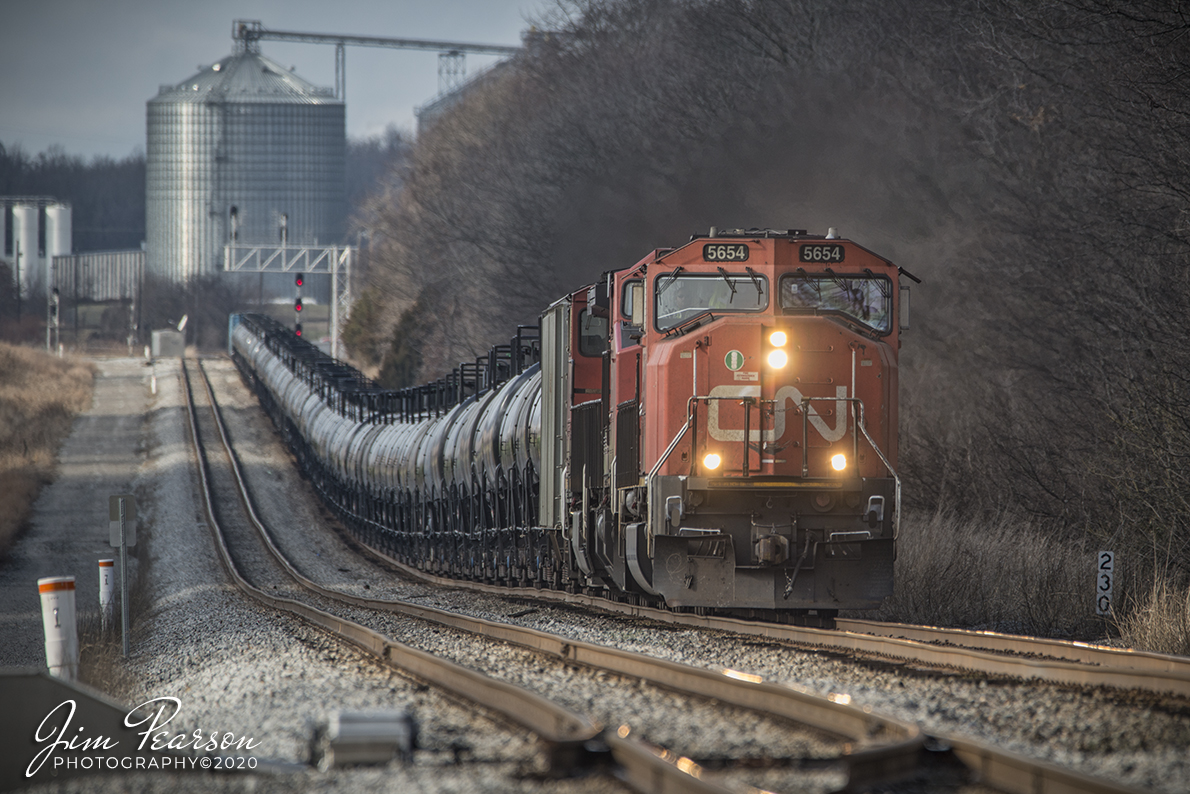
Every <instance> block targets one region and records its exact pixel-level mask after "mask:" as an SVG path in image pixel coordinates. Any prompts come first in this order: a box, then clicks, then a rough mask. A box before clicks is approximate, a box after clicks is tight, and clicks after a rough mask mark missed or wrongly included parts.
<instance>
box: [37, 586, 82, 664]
mask: <svg viewBox="0 0 1190 794" xmlns="http://www.w3.org/2000/svg"><path fill="white" fill-rule="evenodd" d="M37 590H38V592H39V593H41V625H42V627H43V628H44V629H45V663H46V666H47V667H48V668H49V669H50V675H52V676H57V677H58V678H64V679H66V680H67V681H73V680H74V679H75V678H76V677H77V676H78V665H79V634H78V625H77V624H76V622H75V611H74V577H73V576H50V577H47V578H45V579H38V580H37Z"/></svg>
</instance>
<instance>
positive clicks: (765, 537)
mask: <svg viewBox="0 0 1190 794" xmlns="http://www.w3.org/2000/svg"><path fill="white" fill-rule="evenodd" d="M901 272H902V271H901V270H900V269H899V268H898V267H897V266H896V265H894V264H892V263H891V262H889V261H888V260H886V259H883V258H881V257H879V256H876V255H875V254H873V253H871V252H870V251H868V250H866V249H864V248H862V247H860V246H858V245H856V244H855V243H853V242H850V241H848V240H842V239H835V238H834V237H833V235H831V236H828V237H826V238H823V237H816V236H811V235H807V234H806V233H804V232H801V231H788V232H773V231H759V230H749V231H739V230H736V231H730V232H719V233H717V234H716V233H715V232H714V230H712V234H711V235H710V236H708V237H701V236H696V237H695V238H693V239H692V240H691V241H690V243H688V244H687V245H684V246H682V247H681V248H677V249H659V250H657V251H654V252H653V253H652V254H650V255H649V256H647V257H645V258H644V259H642V260H641V261H640V262H639V263H637V264H636V265H635V266H633V267H631V268H628V269H626V270H620V271H617V272H613V273H608V274H605V276H604V278H602V279H601V280H600V281H599V283H597V284H595V285H593V286H591V287H589V288H588V289H585V290H581V291H579V292H576V293H574V294H573V295H571V296H569V297H568V298H565V299H563V300H561V301H559V302H557V303H555V304H554V305H553V306H551V307H550V309H549V310H548V311H547V312H546V313H545V314H544V315H543V318H542V344H543V349H542V354H543V355H542V367H543V370H542V379H543V382H545V383H549V382H554V383H557V384H558V388H559V389H560V390H561V391H562V392H563V394H564V396H565V399H562V400H559V401H558V402H559V405H558V408H559V409H560V410H558V411H556V412H550V411H548V410H547V411H546V412H544V413H543V417H542V445H543V446H542V461H541V471H542V472H543V474H542V482H541V519H542V523H543V525H545V526H562V527H565V528H566V529H565V535H566V537H567V539H568V541H569V543H570V548H571V551H572V554H573V556H574V559H575V561H576V564H577V565H578V567H579V569H580V570H581V572H582V574H583V576H584V577H585V578H586V579H587V580H588V582H592V583H597V584H602V585H604V586H607V587H608V588H610V589H612V590H613V591H614V590H618V591H623V592H628V593H631V592H637V593H642V594H646V595H647V596H651V597H653V598H661V599H664V601H665V603H666V604H668V605H670V606H675V607H701V608H717V609H726V610H728V611H733V612H740V611H744V613H745V614H757V615H765V616H772V614H773V612H777V613H786V614H787V615H799V614H803V615H805V614H809V613H811V612H813V613H814V614H816V615H819V616H823V617H825V618H829V617H833V615H834V613H835V612H836V611H837V610H838V609H841V608H843V609H862V608H869V607H873V606H876V605H877V604H879V603H880V601H881V600H882V599H883V598H884V597H885V596H887V595H889V594H890V593H891V591H892V570H893V558H894V554H895V542H896V536H897V527H898V519H899V509H898V508H899V504H900V483H899V480H898V478H897V475H896V461H897V352H898V348H899V347H900V338H899V332H900V330H901V329H902V327H903V326H904V322H903V318H904V316H905V312H906V311H907V309H908V305H907V301H906V297H907V289H902V288H900V286H899V279H898V276H899V275H900V273H901ZM560 328H569V329H570V333H569V335H568V337H566V338H562V337H561V335H560V334H558V333H557V332H556V331H555V330H554V329H560ZM549 404H550V401H549V400H546V401H543V406H548V405H549ZM547 439H552V445H551V444H550V443H548V442H547Z"/></svg>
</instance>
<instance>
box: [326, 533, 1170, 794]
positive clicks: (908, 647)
mask: <svg viewBox="0 0 1190 794" xmlns="http://www.w3.org/2000/svg"><path fill="white" fill-rule="evenodd" d="M378 556H383V555H378ZM384 559H385V560H386V561H387V562H388V563H389V564H392V565H395V566H396V567H398V568H400V569H402V570H404V571H406V572H408V573H409V574H410V575H412V576H413V577H416V578H420V579H422V580H423V581H427V582H433V583H437V584H442V585H445V586H447V587H451V588H463V589H473V590H478V591H484V592H489V593H492V594H495V595H500V596H505V597H507V596H509V595H514V596H515V595H518V594H520V595H524V596H527V597H529V598H533V599H541V598H546V599H555V600H558V601H564V602H569V603H572V604H576V603H577V604H583V605H586V606H591V607H595V608H597V609H603V610H612V611H617V612H621V613H623V614H627V615H632V616H636V617H640V618H645V619H650V620H658V621H661V622H665V623H670V624H677V625H685V626H691V627H698V628H704V629H719V630H724V631H729V632H734V633H737V634H745V635H752V636H759V637H764V638H768V639H775V640H780V641H782V642H791V643H795V644H800V645H813V646H818V647H828V648H834V649H846V650H850V651H852V652H856V653H861V654H872V655H878V656H883V657H895V658H912V657H913V654H914V653H916V651H915V650H914V649H915V647H916V646H917V645H922V646H924V645H930V642H922V641H921V639H922V638H921V637H919V638H917V639H916V640H906V639H903V638H891V637H875V636H872V635H871V634H864V633H862V632H861V631H857V630H856V629H858V628H861V627H860V626H849V627H848V630H845V631H830V630H822V629H807V628H798V627H792V626H782V625H775V624H765V623H753V622H750V621H740V620H733V619H726V618H717V617H703V616H698V615H693V614H680V613H672V612H668V611H663V610H652V609H648V608H644V607H639V606H632V605H627V604H616V603H612V602H608V601H606V600H603V599H596V598H591V597H589V596H584V595H570V594H566V593H559V592H555V591H537V590H528V589H527V590H524V591H519V593H518V591H517V590H515V589H510V588H506V587H494V586H488V585H483V584H477V583H466V582H460V581H458V580H453V579H443V578H440V577H435V576H433V575H428V574H426V573H424V572H421V571H418V570H415V569H411V568H409V567H408V566H405V565H402V564H401V563H399V562H397V561H395V560H391V559H390V558H387V557H386V558H384ZM327 592H333V591H327ZM410 609H411V612H410V614H417V615H419V616H423V617H426V618H428V619H432V620H438V621H441V622H442V623H443V624H444V625H449V624H450V623H452V622H454V621H462V622H463V623H468V622H474V623H475V624H477V625H478V624H485V623H486V624H488V626H487V630H490V631H494V632H496V633H497V634H498V635H501V636H504V637H505V638H506V639H508V640H509V641H510V642H516V643H519V644H523V645H525V646H526V647H539V648H540V649H542V650H543V651H545V652H547V653H550V654H554V655H560V656H565V657H567V658H572V659H574V660H576V661H586V659H585V658H584V657H583V654H586V653H592V654H596V655H595V656H592V657H591V658H592V659H597V658H598V656H597V655H598V654H604V653H607V652H608V651H609V650H610V649H607V648H602V647H601V646H590V649H591V650H588V648H587V647H586V646H584V645H583V644H579V643H575V642H574V641H573V640H564V639H561V638H558V637H556V636H553V635H542V634H541V633H540V632H532V631H531V630H524V629H520V628H518V627H514V626H508V625H506V624H493V623H491V622H490V621H479V620H478V619H475V618H466V617H464V616H461V615H459V614H458V613H453V612H442V611H441V610H433V609H430V608H427V607H423V606H415V605H410ZM877 625H879V624H877ZM519 632H527V633H525V634H520V633H519ZM535 635H537V636H535ZM514 636H515V637H516V638H513V637H514ZM840 638H844V639H843V640H842V641H841V640H840ZM937 641H938V640H937V639H934V640H933V642H937ZM943 641H947V640H943ZM949 641H950V642H953V640H949ZM985 645H986V643H985ZM954 650H955V649H950V648H947V649H940V648H938V647H937V646H933V650H932V651H931V652H932V653H939V652H942V651H945V653H946V654H951V653H952V652H953V651H954ZM987 650H988V649H987V648H986V647H985V648H981V650H979V651H978V652H979V653H983V654H984V655H993V656H997V657H998V658H997V663H1016V662H1018V661H1020V660H1014V659H1012V657H1006V656H1004V655H1003V649H1000V651H1001V652H1000V653H998V654H987V653H986V651H987ZM1017 652H1018V653H1020V652H1021V651H1017ZM1027 652H1028V653H1031V654H1034V655H1036V654H1037V653H1038V651H1037V650H1036V649H1033V650H1030V651H1027ZM938 658H939V659H942V660H941V661H939V660H938V659H934V660H933V661H931V660H930V659H928V658H925V657H922V658H920V659H918V660H917V661H918V663H920V664H938V665H942V666H957V667H960V668H961V669H978V668H975V667H974V665H972V664H969V663H967V662H964V663H962V664H958V665H956V664H955V663H954V661H953V660H954V658H955V657H953V656H949V655H948V656H944V657H938ZM972 658H978V656H976V657H972ZM1024 661H1031V662H1033V663H1034V665H1033V667H1032V669H1033V671H1034V672H1033V673H1032V674H1028V673H1021V672H1019V671H1018V672H1003V671H996V670H992V671H989V672H992V673H994V674H996V675H1006V676H1013V677H1021V678H1037V679H1040V680H1052V679H1050V678H1045V677H1044V676H1039V675H1038V671H1039V670H1041V671H1044V669H1045V668H1044V667H1042V668H1039V667H1037V664H1036V660H1035V659H1030V660H1024ZM1084 666H1085V665H1084ZM1026 667H1028V665H1026ZM1016 669H1017V668H1014V670H1016ZM701 672H702V673H703V674H704V675H708V674H710V675H711V676H712V677H713V676H714V675H715V674H711V673H710V671H701ZM726 672H728V673H729V675H728V676H727V677H732V676H736V677H739V678H745V679H750V681H751V683H753V684H757V685H763V683H764V682H762V681H759V680H758V679H757V678H756V677H755V676H747V675H742V674H738V673H731V672H730V671H726ZM633 674H634V673H633ZM1175 678H1176V676H1175ZM1079 683H1085V682H1079ZM1115 683H1116V682H1115V681H1113V682H1112V684H1113V685H1115ZM700 686H705V683H703V684H700ZM729 702H730V701H729ZM836 705H837V704H836ZM933 738H934V740H935V741H934V743H933V746H935V747H937V746H947V747H950V748H951V749H952V750H953V752H954V755H955V756H956V757H957V758H959V759H960V760H962V761H963V762H964V763H965V764H966V765H967V766H968V767H969V768H970V769H972V770H973V771H974V772H975V777H976V778H977V779H979V780H980V781H981V782H984V783H986V784H989V785H992V786H994V787H996V788H999V789H1001V790H1004V791H1022V792H1025V791H1028V792H1035V791H1039V792H1050V791H1074V790H1077V791H1091V792H1123V791H1130V790H1132V789H1128V788H1125V787H1122V786H1119V785H1116V784H1113V783H1110V782H1104V781H1101V780H1097V779H1092V778H1089V777H1086V776H1084V775H1080V774H1078V773H1074V772H1071V771H1069V770H1066V769H1063V768H1059V767H1056V766H1053V765H1051V764H1047V763H1045V762H1041V761H1037V760H1034V759H1029V758H1024V757H1022V756H1019V755H1014V754H1012V753H1007V752H1004V751H1001V750H998V749H997V748H994V747H990V746H988V745H986V744H984V743H981V742H977V741H972V740H969V739H965V738H963V737H960V736H950V735H948V736H935V737H933ZM898 763H900V764H902V765H903V764H904V762H903V761H901V762H898ZM871 769H872V771H871V772H866V771H863V770H862V768H861V775H860V776H859V777H857V778H855V780H856V781H860V780H862V779H863V778H862V775H863V774H873V779H875V773H876V771H877V767H872V768H871ZM886 771H887V770H886ZM857 784H858V782H857Z"/></svg>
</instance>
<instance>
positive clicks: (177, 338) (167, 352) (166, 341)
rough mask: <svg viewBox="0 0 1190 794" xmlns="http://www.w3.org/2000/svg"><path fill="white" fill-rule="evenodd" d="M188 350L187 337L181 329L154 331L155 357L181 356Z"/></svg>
mask: <svg viewBox="0 0 1190 794" xmlns="http://www.w3.org/2000/svg"><path fill="white" fill-rule="evenodd" d="M185 352H186V337H184V336H183V335H182V332H181V331H154V332H153V358H181V357H182V356H183V354H185Z"/></svg>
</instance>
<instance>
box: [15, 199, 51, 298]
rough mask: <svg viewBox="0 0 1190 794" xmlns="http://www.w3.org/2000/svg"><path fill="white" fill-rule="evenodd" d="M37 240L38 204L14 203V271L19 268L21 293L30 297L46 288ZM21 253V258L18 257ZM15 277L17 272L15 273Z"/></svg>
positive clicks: (43, 266) (43, 265)
mask: <svg viewBox="0 0 1190 794" xmlns="http://www.w3.org/2000/svg"><path fill="white" fill-rule="evenodd" d="M40 249H41V246H40V244H39V243H38V241H37V205H36V204H13V205H12V255H13V262H14V263H15V264H14V267H13V269H14V271H15V270H19V271H20V273H19V278H20V282H21V294H22V295H23V296H24V297H26V298H28V297H30V296H32V295H33V294H34V293H36V292H40V291H41V290H42V289H44V285H45V272H44V269H45V263H44V262H43V261H42V259H41V251H40ZM18 255H19V258H18ZM13 275H14V277H15V276H17V275H18V274H17V273H14V274H13Z"/></svg>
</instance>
